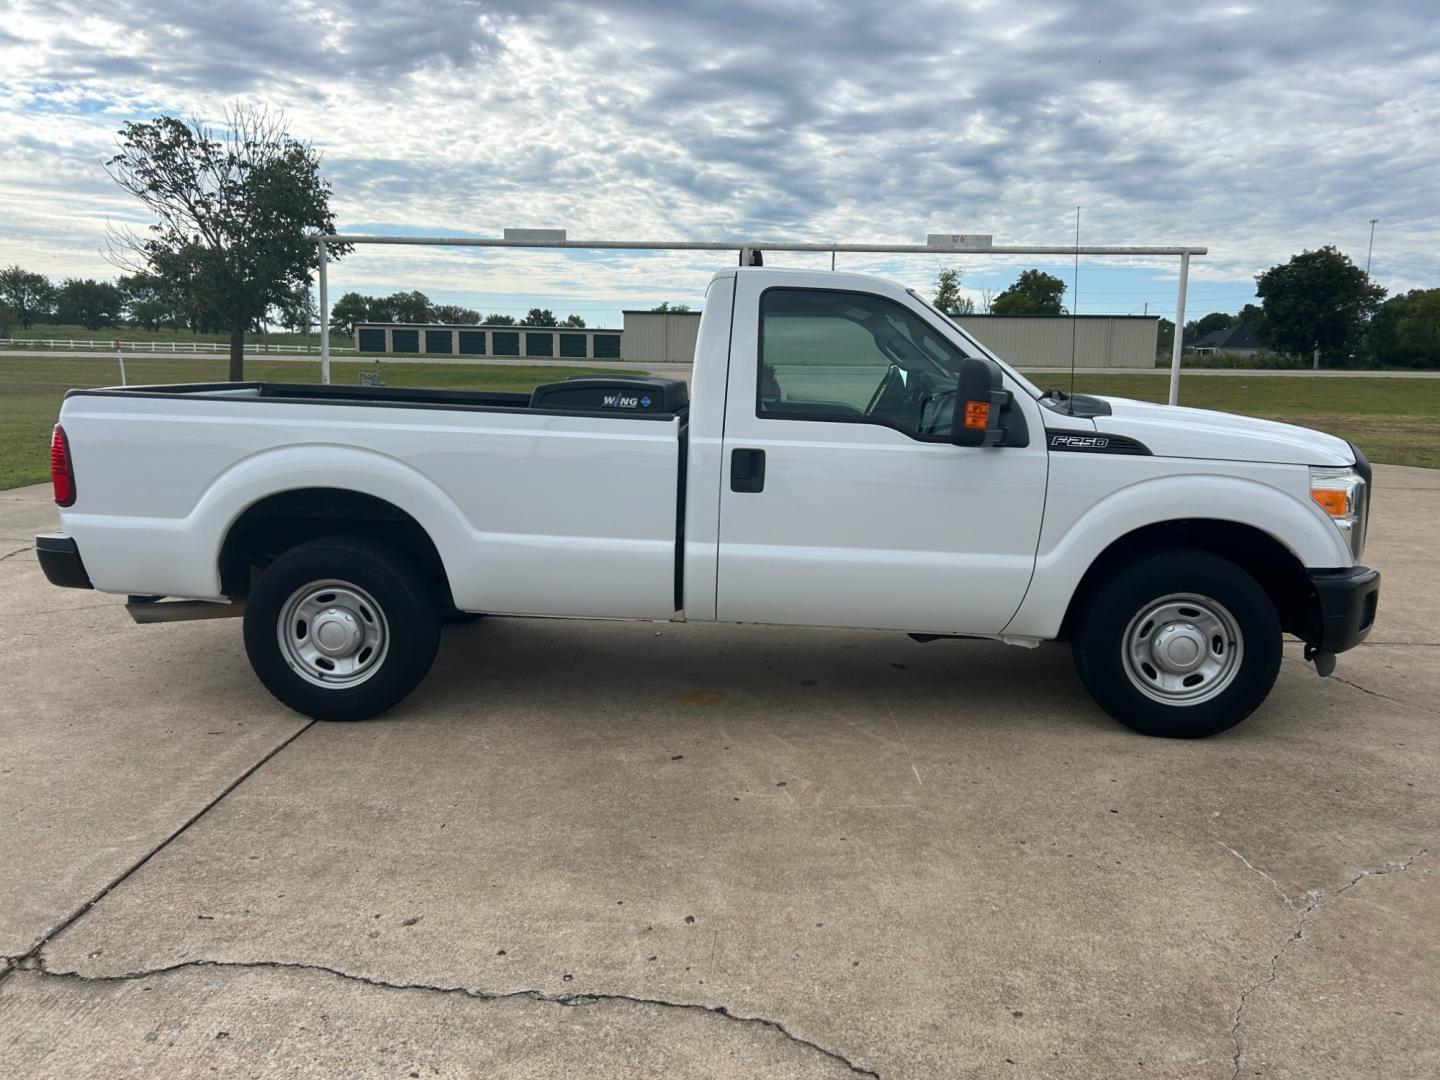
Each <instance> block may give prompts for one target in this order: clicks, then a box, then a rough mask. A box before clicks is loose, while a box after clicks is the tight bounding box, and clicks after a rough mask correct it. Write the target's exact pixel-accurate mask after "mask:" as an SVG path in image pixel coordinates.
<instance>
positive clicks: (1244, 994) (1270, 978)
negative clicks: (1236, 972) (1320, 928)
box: [1230, 847, 1430, 1080]
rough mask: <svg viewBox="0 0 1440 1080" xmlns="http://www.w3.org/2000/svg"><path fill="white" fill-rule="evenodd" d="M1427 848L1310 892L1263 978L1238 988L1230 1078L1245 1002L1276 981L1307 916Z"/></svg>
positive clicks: (1235, 1077) (1236, 1075) (1240, 1053)
mask: <svg viewBox="0 0 1440 1080" xmlns="http://www.w3.org/2000/svg"><path fill="white" fill-rule="evenodd" d="M1429 851H1430V849H1429V848H1428V847H1423V848H1421V849H1420V850H1419V851H1417V852H1416V853H1415V854H1414V855H1411V856H1410V857H1409V858H1408V859H1406V860H1405V861H1404V862H1400V863H1387V864H1385V865H1384V866H1382V867H1381V868H1380V869H1378V870H1361V871H1360V873H1358V874H1356V875H1355V876H1354V877H1352V878H1351V879H1350V880H1349V881H1348V882H1347V883H1346V884H1344V885H1342V886H1340V888H1338V889H1336V890H1335V891H1334V892H1333V893H1327V892H1326V891H1325V890H1324V889H1317V890H1314V891H1311V892H1310V893H1309V897H1310V899H1309V901H1308V902H1307V903H1306V905H1305V907H1304V909H1303V910H1301V912H1300V917H1299V919H1297V920H1296V922H1295V929H1294V930H1292V931H1291V932H1290V936H1289V937H1287V938H1286V939H1285V942H1284V944H1282V945H1281V946H1280V951H1279V952H1277V953H1276V954H1275V955H1274V956H1272V957H1271V958H1270V970H1269V972H1268V973H1267V974H1266V976H1265V978H1263V979H1261V980H1260V981H1259V982H1257V983H1254V984H1253V985H1251V986H1250V987H1248V988H1246V989H1245V990H1242V991H1241V992H1240V1001H1239V1003H1238V1004H1237V1005H1236V1006H1235V1019H1234V1021H1233V1022H1232V1023H1231V1025H1230V1041H1231V1042H1232V1043H1234V1044H1235V1056H1234V1071H1233V1072H1232V1073H1231V1074H1230V1080H1240V1070H1241V1069H1243V1068H1245V1050H1244V1047H1243V1046H1242V1044H1241V1041H1240V1032H1241V1028H1243V1027H1244V1026H1245V1006H1246V1005H1247V1004H1249V1002H1250V996H1251V995H1252V994H1254V993H1256V992H1257V991H1260V990H1263V989H1265V988H1266V987H1267V986H1272V985H1274V983H1275V981H1276V980H1277V979H1279V977H1280V964H1281V961H1283V960H1284V958H1285V954H1286V953H1288V952H1289V951H1290V947H1291V946H1292V945H1294V944H1295V943H1296V942H1297V941H1299V940H1301V938H1303V937H1304V936H1305V923H1306V922H1307V921H1308V920H1309V918H1310V916H1311V915H1313V914H1315V912H1316V911H1318V910H1320V907H1321V905H1322V904H1324V903H1325V901H1326V900H1329V899H1335V898H1338V897H1339V896H1341V895H1342V894H1344V893H1347V892H1349V891H1350V890H1351V889H1353V888H1354V887H1355V886H1356V885H1359V884H1360V882H1362V881H1364V880H1365V879H1366V878H1371V877H1384V876H1385V875H1387V874H1403V873H1404V872H1405V871H1406V870H1409V869H1410V867H1411V866H1412V865H1413V864H1414V863H1415V860H1416V859H1419V858H1420V857H1421V856H1423V855H1426V854H1428V853H1429Z"/></svg>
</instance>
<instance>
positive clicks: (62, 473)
mask: <svg viewBox="0 0 1440 1080" xmlns="http://www.w3.org/2000/svg"><path fill="white" fill-rule="evenodd" d="M50 483H51V484H52V485H54V487H55V503H56V505H57V506H72V505H74V503H75V464H74V462H72V461H71V460H70V440H69V439H67V438H65V429H64V428H62V427H61V426H60V425H59V424H56V425H55V433H54V434H53V435H51V436H50Z"/></svg>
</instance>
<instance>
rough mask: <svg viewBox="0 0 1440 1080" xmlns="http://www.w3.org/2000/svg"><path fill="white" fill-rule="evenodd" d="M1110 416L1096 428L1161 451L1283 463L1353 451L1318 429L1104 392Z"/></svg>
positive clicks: (1331, 461)
mask: <svg viewBox="0 0 1440 1080" xmlns="http://www.w3.org/2000/svg"><path fill="white" fill-rule="evenodd" d="M1103 400H1104V401H1105V402H1107V403H1108V404H1109V406H1110V415H1109V416H1097V417H1095V430H1096V431H1099V432H1104V433H1107V434H1114V435H1128V436H1129V437H1130V438H1132V439H1139V440H1140V441H1141V442H1142V443H1144V444H1145V445H1146V446H1148V447H1149V448H1150V452H1151V453H1153V454H1156V455H1157V456H1161V457H1185V458H1209V459H1211V460H1220V461H1265V462H1274V463H1276V464H1282V465H1350V464H1353V463H1354V461H1355V452H1354V451H1353V450H1352V449H1351V448H1350V444H1349V443H1348V442H1346V441H1345V440H1344V439H1340V438H1336V437H1335V436H1334V435H1326V434H1325V433H1324V432H1323V431H1312V430H1311V429H1310V428H1303V427H1296V426H1295V425H1294V424H1279V423H1276V422H1275V421H1273V420H1257V419H1256V418H1255V417H1253V416H1239V415H1236V414H1235V413H1224V412H1213V411H1211V410H1210V409H1186V408H1182V407H1180V406H1176V405H1156V404H1154V403H1152V402H1149V401H1132V400H1130V399H1129V398H1104V399H1103Z"/></svg>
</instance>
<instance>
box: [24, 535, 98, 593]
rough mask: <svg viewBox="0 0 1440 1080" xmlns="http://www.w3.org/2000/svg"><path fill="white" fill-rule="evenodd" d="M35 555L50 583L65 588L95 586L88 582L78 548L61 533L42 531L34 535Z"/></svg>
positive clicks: (88, 578)
mask: <svg viewBox="0 0 1440 1080" xmlns="http://www.w3.org/2000/svg"><path fill="white" fill-rule="evenodd" d="M35 556H36V558H38V559H39V560H40V569H41V570H44V571H45V576H46V577H47V578H49V579H50V584H51V585H60V586H62V587H63V588H66V589H93V588H94V587H95V586H94V585H91V584H90V575H89V574H88V573H86V572H85V564H84V563H83V562H81V560H80V548H79V547H78V546H77V545H76V543H75V541H74V540H73V539H71V538H70V537H68V536H64V535H62V534H61V533H44V534H42V535H40V536H37V537H35Z"/></svg>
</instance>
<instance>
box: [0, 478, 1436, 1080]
mask: <svg viewBox="0 0 1440 1080" xmlns="http://www.w3.org/2000/svg"><path fill="white" fill-rule="evenodd" d="M1376 473H1377V491H1376V496H1375V518H1374V522H1373V524H1372V527H1371V534H1370V537H1371V538H1370V548H1369V551H1368V552H1367V562H1370V563H1371V564H1372V565H1375V566H1378V567H1379V568H1380V569H1381V570H1382V572H1383V573H1384V574H1385V586H1384V593H1383V596H1382V602H1381V612H1380V618H1379V621H1378V623H1377V626H1376V629H1375V631H1374V633H1373V635H1372V641H1373V642H1374V644H1367V645H1365V646H1362V647H1361V648H1360V649H1357V650H1355V651H1353V652H1351V653H1348V654H1345V655H1344V656H1342V657H1341V658H1340V663H1339V668H1338V670H1337V672H1336V676H1335V677H1333V678H1331V679H1329V680H1321V679H1319V678H1317V677H1316V676H1315V675H1314V673H1313V670H1312V669H1311V668H1310V667H1309V665H1306V664H1304V663H1303V662H1302V661H1301V660H1300V657H1299V648H1298V646H1291V647H1290V648H1289V649H1288V655H1287V662H1286V663H1285V665H1284V667H1283V669H1282V671H1281V675H1280V680H1279V683H1278V685H1277V687H1276V689H1275V692H1274V693H1273V695H1272V696H1271V698H1270V700H1269V702H1268V703H1267V704H1266V705H1265V706H1264V707H1263V708H1262V710H1261V711H1260V712H1259V713H1258V714H1257V715H1255V716H1254V717H1252V718H1251V719H1249V720H1248V721H1246V722H1245V723H1244V724H1242V725H1240V726H1239V727H1238V728H1236V729H1234V730H1233V731H1231V732H1229V733H1226V734H1225V735H1222V736H1220V737H1217V738H1215V739H1211V740H1206V741H1204V742H1199V743H1174V742H1165V741H1157V740H1147V739H1143V738H1140V737H1138V736H1135V735H1131V734H1129V733H1128V732H1126V731H1124V730H1123V729H1121V728H1119V727H1118V726H1117V725H1115V724H1114V723H1113V722H1111V721H1110V720H1109V719H1108V718H1106V717H1104V716H1103V715H1102V714H1101V713H1100V712H1099V711H1098V710H1097V709H1096V708H1095V707H1094V706H1093V705H1092V704H1091V703H1090V702H1089V700H1088V698H1087V697H1086V696H1085V694H1084V692H1083V691H1082V690H1081V689H1080V687H1079V685H1078V683H1077V682H1076V680H1075V677H1074V675H1073V674H1072V672H1071V669H1070V665H1069V659H1068V655H1067V654H1066V651H1065V650H1064V649H1063V647H1058V646H1055V647H1045V648H1042V649H1040V650H1038V651H1037V652H1034V653H1030V652H1026V651H1023V650H1019V649H1012V648H1008V647H1005V646H1002V645H998V644H990V643H977V642H971V643H956V642H934V643H931V644H928V645H917V644H915V643H913V642H911V641H909V640H908V639H906V638H904V637H903V636H900V635H892V634H875V633H840V632H828V631H818V632H817V631H800V630H790V629H769V628H740V627H719V626H710V627H706V626H670V625H660V626H657V625H650V624H643V625H641V624H637V625H627V624H608V623H582V622H557V621H540V620H518V619H506V620H500V619H493V620H482V621H481V622H479V623H477V624H474V625H470V626H462V627H454V628H452V629H450V630H449V631H447V637H446V640H445V643H444V645H443V646H442V652H441V656H440V659H439V661H438V662H437V665H436V668H435V671H434V672H433V673H432V675H431V677H430V679H429V680H428V681H427V683H426V684H425V685H424V686H423V687H422V688H421V689H420V690H419V691H418V692H417V693H416V694H415V695H414V696H413V697H412V698H411V699H410V700H409V701H407V702H406V703H404V704H403V705H402V706H401V707H400V708H398V709H397V710H395V711H394V713H393V714H391V715H389V716H387V717H384V718H381V719H379V720H376V721H370V722H366V723H362V724H356V725H311V724H308V723H307V722H306V721H304V720H303V719H301V718H298V717H296V716H294V714H291V713H288V712H287V711H285V710H284V709H283V708H281V707H280V706H279V705H277V704H276V703H274V702H273V701H272V700H271V699H270V698H269V697H268V695H266V693H265V692H264V690H263V689H261V688H260V687H259V686H258V684H257V683H256V682H255V681H254V679H253V677H252V676H251V675H250V673H249V670H248V668H247V666H246V664H245V660H244V655H243V649H242V648H241V644H240V638H239V626H238V624H236V623H234V622H231V621H228V620H226V621H217V622H206V623H192V624H175V625H162V626H151V627H136V626H133V625H130V623H129V620H128V618H127V617H126V616H125V614H124V612H123V609H122V608H121V607H120V598H116V597H106V596H102V595H98V594H94V593H87V592H67V591H61V590H56V589H52V588H50V587H49V586H48V585H47V584H46V583H45V582H44V581H43V578H41V576H40V574H39V571H38V567H37V566H36V564H35V562H34V554H33V551H30V550H29V547H28V546H29V544H30V543H31V536H32V535H33V533H34V532H35V531H37V530H39V529H43V528H46V527H50V525H51V523H52V522H53V511H52V510H51V508H50V507H49V504H48V502H47V501H46V491H45V489H43V488H32V489H25V490H22V491H18V492H8V493H0V650H3V651H0V655H3V656H4V657H5V660H4V672H5V675H4V683H3V685H4V691H5V692H4V695H3V698H0V954H4V955H5V956H7V957H10V958H19V957H23V956H27V954H28V959H24V960H18V959H12V960H5V961H0V964H4V965H6V966H13V965H14V964H16V963H18V964H19V969H18V970H13V971H12V972H11V974H10V975H9V976H8V977H7V978H4V979H3V981H0V1074H3V1075H6V1076H15V1077H31V1076H34V1077H41V1076H55V1075H65V1076H128V1075H133V1076H150V1075H161V1074H163V1075H197V1074H201V1073H205V1074H207V1075H210V1074H213V1073H219V1074H220V1075H234V1074H244V1075H259V1076H269V1075H281V1074H284V1075H304V1076H332V1075H337V1074H345V1075H355V1076H402V1077H403V1076H425V1077H430V1076H490V1075H494V1076H507V1077H510V1076H553V1075H560V1074H576V1075H587V1076H604V1077H612V1076H613V1077H622V1076H665V1077H720V1076H727V1077H729V1076H737V1075H766V1076H779V1077H830V1076H853V1075H872V1074H878V1075H881V1076H884V1077H887V1078H888V1077H932V1076H963V1077H990V1076H1004V1077H1048V1076H1065V1077H1092V1076H1093V1077H1106V1078H1112V1077H1149V1076H1158V1077H1214V1078H1217V1080H1220V1078H1225V1080H1229V1078H1232V1077H1236V1076H1246V1077H1250V1076H1262V1077H1292V1076H1293V1077H1307V1078H1316V1077H1353V1076H1357V1075H1385V1076H1387V1077H1410V1076H1414V1077H1421V1076H1433V1075H1435V1074H1437V1073H1440V1047H1437V1044H1436V1040H1435V1039H1434V1038H1433V1031H1434V1030H1435V1029H1436V1027H1437V1026H1440V970H1437V965H1436V963H1435V959H1434V955H1433V950H1432V949H1430V948H1429V947H1428V945H1427V944H1426V943H1427V942H1428V941H1429V937H1430V935H1431V931H1432V928H1433V927H1434V926H1435V925H1436V922H1437V916H1440V876H1437V874H1436V865H1437V857H1436V856H1437V854H1440V769H1437V765H1440V731H1437V725H1436V719H1437V717H1436V709H1435V705H1434V702H1435V699H1436V695H1437V692H1440V663H1437V657H1440V652H1437V650H1440V632H1437V630H1436V625H1435V621H1436V616H1435V612H1436V607H1437V603H1436V602H1437V600H1440V575H1437V574H1436V572H1435V569H1434V565H1433V559H1432V557H1431V555H1430V550H1431V546H1432V545H1431V543H1430V540H1429V538H1430V537H1433V536H1434V535H1436V534H1437V529H1440V473H1437V472H1431V471H1427V470H1419V469H1405V468H1400V467H1389V466H1378V467H1377V469H1376ZM97 898H98V899H97ZM92 902H93V903H92ZM42 943H43V947H41V948H39V949H38V950H37V946H41V945H42ZM77 1021H78V1022H77Z"/></svg>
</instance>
